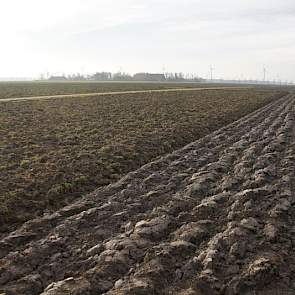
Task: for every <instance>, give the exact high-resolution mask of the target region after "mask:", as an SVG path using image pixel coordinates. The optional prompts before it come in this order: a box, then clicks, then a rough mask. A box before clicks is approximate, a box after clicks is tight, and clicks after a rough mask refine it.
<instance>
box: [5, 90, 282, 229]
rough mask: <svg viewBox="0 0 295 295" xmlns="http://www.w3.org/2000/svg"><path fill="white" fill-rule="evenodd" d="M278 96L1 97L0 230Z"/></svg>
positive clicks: (250, 93) (248, 93) (242, 92)
mask: <svg viewBox="0 0 295 295" xmlns="http://www.w3.org/2000/svg"><path fill="white" fill-rule="evenodd" d="M279 95H280V94H279ZM279 95H275V96H274V95H273V92H269V91H256V90H249V89H247V90H239V91H238V90H235V91H234V90H226V91H225V90H218V91H217V90H210V91H202V92H195V91H186V92H173V93H172V92H169V93H168V92H167V93H166V92H165V93H141V94H125V95H114V96H111V95H109V96H100V97H91V98H87V97H86V98H79V99H78V98H73V99H66V98H65V99H58V100H46V101H41V100H40V101H26V102H4V103H1V106H0V108H1V109H0V141H1V142H0V231H7V230H10V229H11V227H12V226H15V225H18V224H20V223H23V222H24V221H27V220H29V219H31V218H33V217H35V216H37V215H42V214H43V213H44V212H53V211H55V210H56V209H58V208H60V207H62V206H64V205H66V204H68V203H70V202H73V201H75V200H77V198H79V197H80V196H81V195H83V194H85V193H87V192H90V191H92V190H94V189H96V188H97V187H99V186H103V185H106V184H109V183H112V182H115V181H116V180H118V179H119V178H120V177H122V176H123V175H125V174H126V173H127V172H130V171H132V170H135V169H137V168H139V167H140V166H141V165H143V164H146V163H147V162H149V161H151V160H154V159H155V158H156V157H158V156H161V155H164V154H166V153H168V152H172V151H173V150H175V149H176V148H180V147H183V146H184V145H186V144H188V143H189V142H191V141H193V140H196V139H198V138H200V137H201V136H204V135H206V134H208V133H210V132H212V131H213V130H216V129H217V128H220V127H221V126H224V125H225V124H227V123H230V122H232V121H234V120H236V119H238V118H240V117H241V116H243V115H245V114H247V113H248V112H250V111H251V110H255V109H257V108H258V107H259V106H262V105H265V104H266V103H268V102H269V101H271V100H272V99H274V98H276V97H278V96H279ZM48 210H49V211H48Z"/></svg>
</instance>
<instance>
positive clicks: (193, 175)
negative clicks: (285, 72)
mask: <svg viewBox="0 0 295 295" xmlns="http://www.w3.org/2000/svg"><path fill="white" fill-rule="evenodd" d="M294 112H295V95H293V94H290V95H288V96H285V97H283V98H281V99H279V100H277V101H275V102H272V103H271V104H269V105H267V106H265V107H263V108H261V109H259V110H258V111H256V112H254V113H252V114H250V115H248V116H246V117H244V118H242V119H240V120H239V121H236V122H234V123H232V124H230V125H228V126H226V127H224V128H222V129H220V130H218V131H216V132H214V133H212V134H210V135H208V136H206V137H204V138H202V139H200V140H198V141H196V142H194V143H192V144H190V145H188V146H186V147H184V148H183V149H181V150H178V151H176V152H174V153H172V154H169V155H167V156H165V157H163V158H161V159H160V160H157V161H155V162H152V163H149V164H147V165H145V166H143V167H142V168H140V169H139V170H137V171H135V172H132V173H129V174H128V175H127V176H125V177H124V178H122V179H121V180H120V181H119V182H117V183H115V184H112V185H109V186H107V187H105V188H101V189H98V190H96V191H95V192H94V193H92V194H90V195H88V196H86V197H85V198H84V199H82V200H80V201H78V202H77V203H75V204H73V205H70V206H68V207H65V208H63V209H61V210H59V211H58V212H57V213H55V214H52V215H46V216H44V217H43V218H39V219H35V220H32V221H29V222H27V223H25V224H24V225H23V226H22V227H21V228H20V229H18V230H17V231H15V232H13V233H10V234H9V235H7V236H3V237H2V239H1V240H0V257H1V260H0V290H1V291H2V292H4V294H6V295H14V294H15V295H16V294H17V295H19V294H24V295H25V294H32V295H33V294H42V295H57V294H58V295H62V294H63V295H64V294H71V295H82V294H83V295H89V294H91V295H92V294H93V295H94V294H108V295H111V294H116V295H118V294H126V295H127V294H182V295H185V294H186V295H192V294H197V295H214V294H225V295H234V294H245V295H252V294H253V295H254V294H255V295H264V294H270V295H274V294H280V295H286V294H289V295H291V294H295V250H294V249H295V248H294V246H295V208H294V200H295V199H294V193H295V182H294V177H295V171H294V169H295V124H294V114H295V113H294Z"/></svg>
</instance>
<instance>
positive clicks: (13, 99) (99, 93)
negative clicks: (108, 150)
mask: <svg viewBox="0 0 295 295" xmlns="http://www.w3.org/2000/svg"><path fill="white" fill-rule="evenodd" d="M247 88H251V87H248V86H243V87H230V86H228V87H203V88H201V87H197V88H171V89H151V90H128V91H109V92H96V93H89V92H88V93H78V94H75V93H73V94H58V95H41V96H31V97H11V98H3V99H1V100H0V102H7V101H21V100H38V99H53V98H65V97H69V98H77V97H93V96H105V95H121V94H136V93H138V94H140V93H153V92H175V91H181V92H183V91H192V90H194V91H204V90H227V89H228V90H243V89H247Z"/></svg>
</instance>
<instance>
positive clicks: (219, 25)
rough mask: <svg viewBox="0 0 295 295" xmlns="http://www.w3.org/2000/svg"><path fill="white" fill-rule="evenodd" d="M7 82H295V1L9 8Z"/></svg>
mask: <svg viewBox="0 0 295 295" xmlns="http://www.w3.org/2000/svg"><path fill="white" fill-rule="evenodd" d="M0 36H1V43H0V77H5V76H6V77H7V76H37V75H39V74H40V73H41V72H46V71H49V72H51V73H62V72H65V73H71V72H81V71H82V70H83V71H84V73H87V72H95V71H102V70H108V71H118V70H119V69H121V70H123V71H127V72H130V73H134V72H137V71H149V72H162V71H163V67H165V70H166V71H173V72H175V71H177V72H179V71H182V72H191V73H196V74H199V75H201V76H203V77H205V76H206V75H207V76H208V73H209V67H210V64H212V65H213V67H214V69H215V70H214V76H215V77H223V78H262V76H263V74H262V69H263V66H266V68H267V71H268V78H271V79H277V78H278V77H280V78H281V79H284V80H293V79H294V80H295V1H294V0H259V1H258V0H223V1H221V0H206V1H198V0H124V1H122V0H26V1H24V0H3V1H1V2H0Z"/></svg>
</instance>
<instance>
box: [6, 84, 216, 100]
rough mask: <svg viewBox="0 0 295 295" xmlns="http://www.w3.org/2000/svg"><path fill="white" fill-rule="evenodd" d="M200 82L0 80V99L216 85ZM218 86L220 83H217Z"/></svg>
mask: <svg viewBox="0 0 295 295" xmlns="http://www.w3.org/2000/svg"><path fill="white" fill-rule="evenodd" d="M217 86H218V85H216V84H201V83H148V82H147V83H144V82H143V83H139V82H133V83H132V82H0V99H3V98H14V97H30V96H48V95H62V94H80V93H99V92H114V91H131V90H133V91H135V90H152V89H154V90H156V89H171V88H195V87H217ZM219 86H220V85H219Z"/></svg>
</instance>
